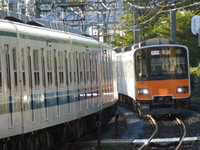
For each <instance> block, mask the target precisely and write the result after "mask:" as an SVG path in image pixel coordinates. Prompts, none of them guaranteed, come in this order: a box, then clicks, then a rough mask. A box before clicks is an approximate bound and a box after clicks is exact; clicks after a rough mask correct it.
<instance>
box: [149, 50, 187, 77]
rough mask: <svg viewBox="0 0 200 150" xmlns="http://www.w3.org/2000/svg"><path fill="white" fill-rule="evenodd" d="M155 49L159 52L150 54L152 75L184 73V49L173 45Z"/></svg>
mask: <svg viewBox="0 0 200 150" xmlns="http://www.w3.org/2000/svg"><path fill="white" fill-rule="evenodd" d="M157 51H158V52H159V54H158V55H151V60H150V66H151V75H152V76H158V75H178V74H185V73H186V69H185V68H186V57H185V51H181V49H180V48H177V49H176V48H174V47H170V48H168V47H165V48H164V49H163V48H162V49H160V50H157ZM151 52H152V51H151Z"/></svg>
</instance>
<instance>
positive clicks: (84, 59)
mask: <svg viewBox="0 0 200 150" xmlns="http://www.w3.org/2000/svg"><path fill="white" fill-rule="evenodd" d="M86 54H87V53H84V54H83V74H84V78H83V80H84V87H85V93H84V96H85V106H86V109H88V99H87V79H86V78H87V73H86V68H87V67H86V65H87V63H86V62H87V59H86V58H87V57H86Z"/></svg>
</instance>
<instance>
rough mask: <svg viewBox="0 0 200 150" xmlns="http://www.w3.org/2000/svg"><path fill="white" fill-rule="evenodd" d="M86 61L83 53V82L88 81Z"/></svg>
mask: <svg viewBox="0 0 200 150" xmlns="http://www.w3.org/2000/svg"><path fill="white" fill-rule="evenodd" d="M85 74H86V61H85V53H83V82H84V83H86V75H85Z"/></svg>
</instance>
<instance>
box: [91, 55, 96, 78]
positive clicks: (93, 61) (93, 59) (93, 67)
mask: <svg viewBox="0 0 200 150" xmlns="http://www.w3.org/2000/svg"><path fill="white" fill-rule="evenodd" d="M91 65H92V81H93V82H95V81H96V74H95V65H96V64H95V54H93V57H92V64H91Z"/></svg>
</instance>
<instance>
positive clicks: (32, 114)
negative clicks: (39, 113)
mask: <svg viewBox="0 0 200 150" xmlns="http://www.w3.org/2000/svg"><path fill="white" fill-rule="evenodd" d="M27 50H28V56H27V57H28V59H27V60H28V73H29V75H28V76H29V91H30V104H31V105H30V106H31V108H30V114H31V116H30V117H31V122H32V123H34V122H35V114H34V109H33V81H32V57H31V49H30V47H28V48H27Z"/></svg>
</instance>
